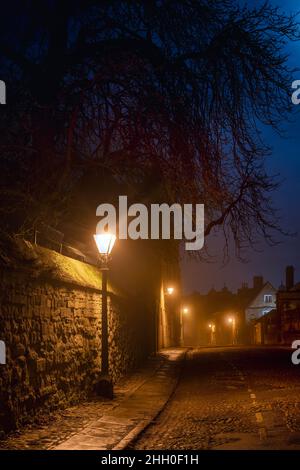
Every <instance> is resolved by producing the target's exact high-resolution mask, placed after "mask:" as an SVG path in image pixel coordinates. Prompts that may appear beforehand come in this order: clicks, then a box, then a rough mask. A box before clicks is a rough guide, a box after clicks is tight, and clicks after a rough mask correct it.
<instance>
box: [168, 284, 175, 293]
mask: <svg viewBox="0 0 300 470" xmlns="http://www.w3.org/2000/svg"><path fill="white" fill-rule="evenodd" d="M173 292H174V287H172V286H169V287H167V293H168V294H169V295H172V294H173Z"/></svg>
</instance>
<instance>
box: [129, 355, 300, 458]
mask: <svg viewBox="0 0 300 470" xmlns="http://www.w3.org/2000/svg"><path fill="white" fill-rule="evenodd" d="M299 392H300V367H297V366H294V365H292V363H291V351H289V350H288V349H280V348H276V349H273V348H245V347H234V348H231V347H229V348H210V349H208V348H207V349H194V350H190V351H189V352H188V354H187V360H186V363H185V366H184V368H183V371H182V375H181V379H180V381H179V384H178V387H177V388H176V390H175V392H174V394H173V396H172V398H171V399H170V400H169V402H168V404H167V405H166V407H165V408H164V410H163V411H162V412H161V413H160V415H159V416H158V417H157V419H156V420H155V422H154V423H153V424H151V425H150V426H149V427H148V428H147V429H146V430H145V431H144V433H143V434H142V435H140V437H139V439H138V440H137V441H135V444H134V445H133V446H132V447H131V448H134V449H216V450H217V449H290V450H292V449H300V393H299Z"/></svg>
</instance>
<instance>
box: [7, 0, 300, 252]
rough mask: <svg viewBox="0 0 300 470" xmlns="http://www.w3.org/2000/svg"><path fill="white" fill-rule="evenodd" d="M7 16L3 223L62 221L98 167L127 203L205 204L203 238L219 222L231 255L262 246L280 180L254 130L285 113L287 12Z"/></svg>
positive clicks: (91, 8) (185, 9) (65, 6)
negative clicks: (70, 200) (121, 188)
mask: <svg viewBox="0 0 300 470" xmlns="http://www.w3.org/2000/svg"><path fill="white" fill-rule="evenodd" d="M11 8H12V12H11V13H12V14H11V16H8V17H6V18H5V23H4V19H3V18H2V19H1V21H2V22H3V24H2V25H1V33H0V53H1V55H2V56H3V62H2V66H1V68H0V74H1V78H3V79H5V80H6V81H7V84H8V88H9V89H10V92H9V94H8V102H9V104H8V105H7V113H6V115H5V117H4V116H2V120H1V123H0V126H1V135H3V136H4V137H3V138H2V139H1V166H2V168H3V170H2V172H1V173H2V181H1V202H2V203H1V211H2V213H3V219H4V220H6V221H7V227H8V228H9V227H12V226H13V228H14V230H17V231H20V230H26V229H27V228H31V227H32V226H33V225H34V224H36V223H37V221H40V220H44V221H49V220H50V221H51V223H53V221H54V220H55V221H56V220H57V221H59V220H60V218H61V216H62V214H65V216H66V217H67V214H66V208H67V195H68V194H69V195H72V191H73V190H74V189H76V187H77V185H78V182H79V181H80V180H81V179H82V178H83V177H84V175H85V174H86V173H88V172H90V171H100V172H101V171H105V172H106V174H108V173H109V174H110V175H112V177H113V178H115V179H116V180H117V181H122V182H125V183H126V184H127V185H128V187H129V188H131V191H132V195H133V197H137V196H140V197H141V196H143V197H144V199H145V200H147V199H148V201H149V202H151V201H152V200H154V199H157V198H160V199H162V198H163V199H164V200H167V201H170V202H171V201H176V202H181V203H184V202H189V203H199V202H201V203H204V204H205V209H206V229H205V234H206V235H208V234H209V233H211V231H212V230H214V228H215V227H222V228H223V230H224V235H225V239H228V237H230V236H233V238H234V240H235V244H236V247H237V252H238V253H239V252H240V250H241V249H242V248H243V247H244V246H246V245H249V243H253V241H254V240H255V238H256V235H259V236H261V235H263V236H264V237H265V238H267V240H269V241H272V231H273V229H278V228H279V227H278V221H277V219H276V214H275V211H274V208H273V207H272V204H271V199H270V195H271V192H272V190H273V189H274V188H275V187H276V182H275V181H274V179H273V178H272V177H270V176H269V175H268V174H267V172H266V170H265V167H264V159H265V157H266V155H267V154H268V153H269V149H268V147H267V146H266V145H265V144H264V142H262V141H261V138H260V133H259V130H258V129H259V125H260V123H263V124H264V125H268V126H272V127H273V128H275V129H278V127H279V125H280V122H281V121H282V119H286V118H287V116H288V113H289V112H290V97H289V88H290V83H291V70H289V68H288V66H287V63H286V61H287V57H286V56H285V54H284V52H283V50H284V45H285V44H286V42H287V41H288V40H298V39H299V31H298V25H297V22H296V19H295V17H294V16H288V15H285V14H284V13H282V12H281V11H280V10H279V9H278V8H274V7H272V6H271V5H270V4H269V3H268V2H266V3H264V4H263V5H262V6H261V7H258V8H249V7H246V6H245V7H241V6H239V4H238V3H235V2H233V1H227V0H212V1H211V0H210V1H208V0H178V1H167V0H166V1H157V0H153V1H148V2H143V1H136V2H128V1H108V2H106V1H104V2H103V1H101V2H98V1H92V0H90V1H80V0H76V1H72V2H71V1H65V2H60V1H51V2H50V1H46V0H45V1H43V2H33V1H29V2H26V4H25V3H24V2H12V5H11ZM15 11H18V15H15ZM12 30H13V31H14V33H13V37H12V34H11V31H12ZM143 185H146V187H147V191H145V189H144V190H143V189H142V188H143Z"/></svg>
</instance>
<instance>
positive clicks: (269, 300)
mask: <svg viewBox="0 0 300 470" xmlns="http://www.w3.org/2000/svg"><path fill="white" fill-rule="evenodd" d="M272 300H273V296H272V295H270V294H266V295H264V302H265V303H266V304H271V303H272Z"/></svg>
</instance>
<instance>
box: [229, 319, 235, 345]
mask: <svg viewBox="0 0 300 470" xmlns="http://www.w3.org/2000/svg"><path fill="white" fill-rule="evenodd" d="M227 321H228V323H229V324H231V325H232V344H235V335H236V329H235V327H236V320H235V316H232V317H229V318H228V320H227Z"/></svg>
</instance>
